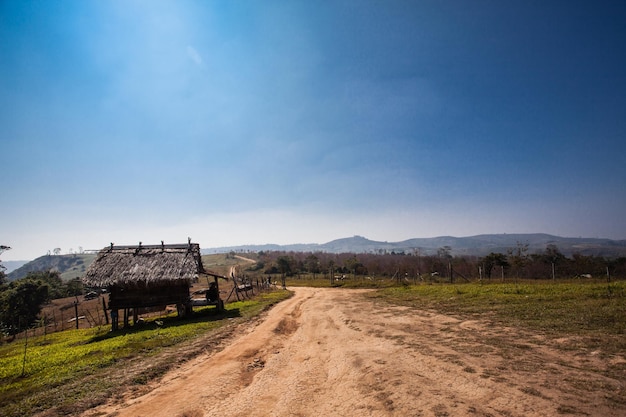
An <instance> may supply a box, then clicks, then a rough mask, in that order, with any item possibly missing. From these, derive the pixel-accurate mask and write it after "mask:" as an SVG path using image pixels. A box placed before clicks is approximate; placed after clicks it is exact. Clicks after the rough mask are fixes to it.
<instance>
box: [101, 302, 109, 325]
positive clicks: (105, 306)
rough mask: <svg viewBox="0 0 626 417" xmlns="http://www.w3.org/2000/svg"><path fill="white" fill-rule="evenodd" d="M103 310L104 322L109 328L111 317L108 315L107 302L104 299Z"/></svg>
mask: <svg viewBox="0 0 626 417" xmlns="http://www.w3.org/2000/svg"><path fill="white" fill-rule="evenodd" d="M102 310H103V311H104V321H105V322H106V324H107V326H108V325H109V315H108V314H107V302H106V301H104V297H102Z"/></svg>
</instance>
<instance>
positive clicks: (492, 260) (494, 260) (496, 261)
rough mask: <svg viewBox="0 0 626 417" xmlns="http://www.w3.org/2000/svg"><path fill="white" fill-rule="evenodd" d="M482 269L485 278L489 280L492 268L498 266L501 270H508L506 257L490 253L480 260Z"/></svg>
mask: <svg viewBox="0 0 626 417" xmlns="http://www.w3.org/2000/svg"><path fill="white" fill-rule="evenodd" d="M482 264H483V268H484V269H485V277H487V278H491V272H492V271H493V268H494V266H499V267H502V268H508V267H509V262H508V261H507V260H506V255H504V254H503V253H493V252H491V253H490V254H489V255H487V256H485V257H484V258H483V259H482Z"/></svg>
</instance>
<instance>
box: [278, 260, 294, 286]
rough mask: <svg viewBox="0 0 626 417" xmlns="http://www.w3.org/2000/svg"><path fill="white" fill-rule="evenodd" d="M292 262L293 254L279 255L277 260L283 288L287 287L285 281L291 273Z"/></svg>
mask: <svg viewBox="0 0 626 417" xmlns="http://www.w3.org/2000/svg"><path fill="white" fill-rule="evenodd" d="M292 263H293V258H292V257H291V256H279V257H278V259H277V260H276V264H277V265H278V270H279V271H280V276H281V280H282V285H283V289H284V288H287V285H286V283H285V277H286V276H287V275H288V274H291V264H292Z"/></svg>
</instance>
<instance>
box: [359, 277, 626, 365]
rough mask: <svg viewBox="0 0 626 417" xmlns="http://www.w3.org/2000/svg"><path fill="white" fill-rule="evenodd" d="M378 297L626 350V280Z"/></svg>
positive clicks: (608, 351)
mask: <svg viewBox="0 0 626 417" xmlns="http://www.w3.org/2000/svg"><path fill="white" fill-rule="evenodd" d="M368 296H369V297H372V298H373V299H378V300H381V301H384V302H391V303H395V304H399V305H406V306H411V307H415V308H419V309H427V310H434V311H437V312H440V313H445V314H452V315H456V316H459V317H469V318H485V319H488V320H491V321H493V322H494V323H496V324H497V325H502V326H510V327H522V328H527V329H531V330H533V331H535V332H538V333H540V334H544V335H546V336H548V337H551V338H558V337H569V338H572V343H570V344H565V345H564V348H572V349H576V348H579V347H584V348H587V349H601V352H602V353H603V354H605V355H623V354H624V352H626V282H624V281H619V282H612V283H606V282H603V283H600V282H595V283H592V282H589V283H588V282H581V281H576V282H556V283H554V282H551V281H550V282H545V281H533V282H526V283H518V284H512V283H511V284H505V283H490V284H480V283H468V284H459V285H452V284H435V285H415V286H398V287H392V288H386V289H382V290H380V291H376V292H373V293H371V294H369V295H368Z"/></svg>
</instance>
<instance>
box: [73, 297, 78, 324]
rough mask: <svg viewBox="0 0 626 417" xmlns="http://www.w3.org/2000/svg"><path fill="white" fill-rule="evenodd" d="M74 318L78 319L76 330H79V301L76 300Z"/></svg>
mask: <svg viewBox="0 0 626 417" xmlns="http://www.w3.org/2000/svg"><path fill="white" fill-rule="evenodd" d="M74 318H75V319H76V330H78V301H74Z"/></svg>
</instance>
